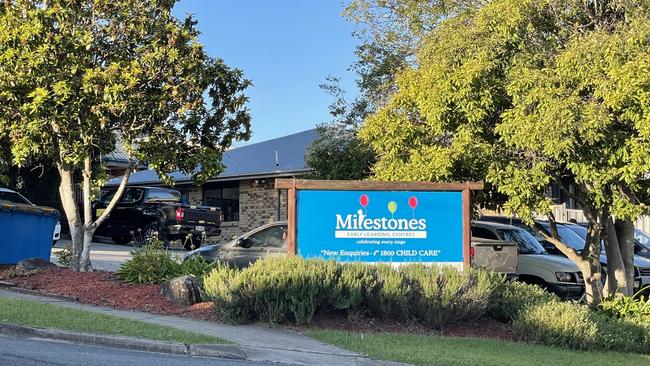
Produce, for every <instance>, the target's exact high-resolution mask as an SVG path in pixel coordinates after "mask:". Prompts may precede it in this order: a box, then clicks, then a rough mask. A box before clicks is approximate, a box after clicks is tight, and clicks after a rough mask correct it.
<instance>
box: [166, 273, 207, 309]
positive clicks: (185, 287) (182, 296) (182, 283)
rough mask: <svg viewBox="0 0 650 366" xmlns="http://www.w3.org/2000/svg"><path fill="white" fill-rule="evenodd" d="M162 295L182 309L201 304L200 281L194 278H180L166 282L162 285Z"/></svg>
mask: <svg viewBox="0 0 650 366" xmlns="http://www.w3.org/2000/svg"><path fill="white" fill-rule="evenodd" d="M160 294H161V295H163V296H164V297H166V298H167V299H168V300H169V301H171V302H173V303H174V304H176V305H178V306H181V307H186V306H190V305H194V304H196V303H198V302H201V292H200V290H199V281H198V280H197V279H196V277H194V276H180V277H176V278H172V279H171V280H169V281H166V282H164V283H163V284H162V285H160Z"/></svg>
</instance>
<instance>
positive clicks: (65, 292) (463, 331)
mask: <svg viewBox="0 0 650 366" xmlns="http://www.w3.org/2000/svg"><path fill="white" fill-rule="evenodd" d="M0 281H3V282H5V283H11V284H15V285H16V287H17V288H19V289H24V290H29V291H30V292H33V293H37V294H42V295H46V296H53V295H55V296H59V297H67V298H71V299H76V301H78V302H80V303H83V304H91V305H96V306H104V307H111V308H115V309H122V310H135V311H142V312H147V313H152V314H161V315H175V316H182V317H188V318H193V319H199V320H211V321H219V319H218V317H217V315H216V314H215V313H214V309H213V304H212V303H211V302H203V303H199V304H195V305H193V306H191V307H188V308H180V307H178V306H176V305H175V304H173V303H172V302H170V301H169V300H167V299H166V298H164V297H163V296H162V295H160V293H159V286H158V285H147V284H141V285H131V284H127V283H124V282H122V281H120V280H119V279H118V278H117V277H116V276H115V274H114V273H111V272H104V271H94V272H87V273H81V272H72V271H70V270H69V269H67V268H48V269H43V270H40V271H35V272H33V273H30V274H28V275H22V276H18V275H16V274H15V272H14V271H13V266H2V267H0ZM288 327H289V328H291V329H293V330H297V331H300V332H304V331H308V330H311V329H333V330H342V331H351V332H363V333H402V334H427V335H447V336H454V337H478V338H494V339H502V340H512V339H513V335H512V332H511V331H510V329H509V326H507V325H505V324H503V323H500V322H497V321H494V320H492V319H480V320H478V321H476V322H473V323H471V324H457V325H451V326H447V327H445V328H443V329H442V330H440V331H432V330H431V329H430V328H426V327H422V326H421V325H418V324H414V323H401V322H396V321H392V320H380V319H375V318H373V317H370V316H364V315H359V316H355V317H349V316H348V315H346V314H319V315H318V316H317V317H315V318H314V319H313V320H312V322H311V324H309V325H305V326H288Z"/></svg>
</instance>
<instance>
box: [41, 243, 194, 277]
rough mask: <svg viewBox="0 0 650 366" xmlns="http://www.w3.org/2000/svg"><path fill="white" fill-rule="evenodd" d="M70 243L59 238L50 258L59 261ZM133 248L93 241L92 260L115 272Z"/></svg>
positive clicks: (175, 253) (101, 266)
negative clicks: (62, 252)
mask: <svg viewBox="0 0 650 366" xmlns="http://www.w3.org/2000/svg"><path fill="white" fill-rule="evenodd" d="M69 243H70V240H65V239H61V240H59V241H58V242H57V243H56V245H55V246H54V247H53V248H52V257H51V258H50V260H51V261H52V262H54V263H58V259H59V257H58V253H59V252H60V251H61V249H63V248H65V247H66V246H67V245H68V244H69ZM131 250H133V247H132V246H130V245H117V244H109V243H106V242H95V243H93V246H92V249H91V251H90V261H91V262H92V264H93V268H95V269H98V270H102V271H110V272H115V271H117V270H118V269H119V268H120V266H121V265H122V263H124V261H126V260H127V259H129V258H131ZM171 253H172V255H178V256H182V255H183V254H184V253H185V251H184V250H171Z"/></svg>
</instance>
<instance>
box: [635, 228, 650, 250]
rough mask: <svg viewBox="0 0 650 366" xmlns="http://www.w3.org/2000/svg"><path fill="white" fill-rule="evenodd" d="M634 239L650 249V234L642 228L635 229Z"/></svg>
mask: <svg viewBox="0 0 650 366" xmlns="http://www.w3.org/2000/svg"><path fill="white" fill-rule="evenodd" d="M634 239H635V240H636V241H637V242H639V244H641V245H643V246H644V247H646V248H647V249H650V235H648V234H647V233H645V232H644V231H642V230H639V229H635V230H634Z"/></svg>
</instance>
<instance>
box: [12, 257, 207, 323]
mask: <svg viewBox="0 0 650 366" xmlns="http://www.w3.org/2000/svg"><path fill="white" fill-rule="evenodd" d="M0 281H4V282H9V283H12V284H15V285H16V287H18V288H21V289H26V290H31V292H34V293H37V294H43V295H57V296H65V297H71V298H76V299H77V301H79V302H80V303H83V304H91V305H97V306H104V307H111V308H115V309H122V310H135V311H143V312H147V313H151V314H161V315H176V316H183V317H189V318H195V319H200V320H215V314H214V312H213V311H212V306H211V305H212V304H211V303H199V304H195V305H193V306H190V307H187V308H181V307H179V306H177V305H175V304H174V303H172V302H171V301H169V300H167V299H166V298H165V297H164V296H162V295H161V294H160V287H159V286H158V285H130V284H126V283H124V282H122V281H120V280H119V279H118V278H117V277H116V276H115V274H114V273H111V272H105V271H94V272H72V271H70V270H69V269H67V268H46V269H42V270H39V271H34V272H31V273H29V274H27V275H22V276H18V275H16V273H15V272H14V271H13V267H8V266H3V267H0Z"/></svg>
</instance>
